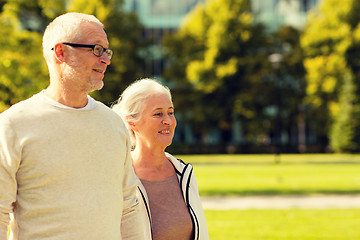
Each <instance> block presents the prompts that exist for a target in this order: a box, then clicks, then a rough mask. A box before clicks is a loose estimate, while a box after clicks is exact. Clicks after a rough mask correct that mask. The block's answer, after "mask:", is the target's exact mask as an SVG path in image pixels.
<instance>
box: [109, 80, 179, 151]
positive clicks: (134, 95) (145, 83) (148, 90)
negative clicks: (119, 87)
mask: <svg viewBox="0 0 360 240" xmlns="http://www.w3.org/2000/svg"><path fill="white" fill-rule="evenodd" d="M159 93H160V94H166V95H167V96H168V97H169V99H170V101H172V98H171V93H170V90H169V88H168V87H166V86H164V85H162V84H161V83H159V82H158V81H156V80H153V79H150V78H145V79H141V80H137V81H135V82H134V83H132V84H131V85H130V86H128V87H127V88H126V89H125V90H124V92H123V93H122V94H121V96H120V98H119V99H118V100H117V103H116V104H114V105H113V106H112V109H113V110H114V111H115V112H116V113H117V114H118V115H119V116H120V117H121V118H122V119H123V121H124V122H125V125H126V127H127V129H128V130H129V133H130V137H131V143H132V145H133V147H135V142H136V139H135V133H134V131H133V130H132V129H131V128H130V125H129V123H128V121H129V118H130V119H131V121H133V122H136V121H137V120H138V119H139V118H140V117H141V114H142V112H143V111H144V103H145V100H146V99H147V98H148V97H150V96H152V95H155V94H159Z"/></svg>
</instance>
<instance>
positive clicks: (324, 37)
mask: <svg viewBox="0 0 360 240" xmlns="http://www.w3.org/2000/svg"><path fill="white" fill-rule="evenodd" d="M70 11H77V12H84V13H88V14H94V15H95V16H97V17H98V18H99V19H100V20H101V21H102V22H103V23H104V25H105V29H106V32H107V34H108V38H109V41H110V48H111V49H113V50H114V57H113V59H112V64H111V65H110V66H109V67H108V70H107V72H106V74H105V79H104V81H105V86H104V88H103V89H102V90H101V91H97V92H94V93H92V96H93V97H95V98H96V99H97V100H100V101H102V102H103V103H105V104H106V105H108V106H111V104H112V103H113V102H114V101H115V100H116V99H117V98H118V97H119V95H120V93H121V92H122V91H123V90H124V89H125V88H126V87H127V86H128V85H129V84H130V83H132V82H133V81H135V80H136V79H140V78H145V77H151V78H155V79H157V80H159V81H161V82H162V83H164V84H165V85H167V86H169V88H170V89H171V91H172V94H173V101H174V105H175V109H176V113H175V114H176V118H177V121H178V126H177V129H176V133H175V137H174V141H173V144H172V145H171V146H170V147H169V148H168V150H167V151H169V152H170V153H172V154H175V155H176V156H177V157H178V158H181V159H183V160H184V161H185V162H191V163H193V164H194V169H195V170H194V171H195V172H196V176H197V180H198V185H199V192H200V196H201V197H202V199H203V200H204V206H205V207H206V206H209V205H208V204H207V201H208V200H211V201H212V202H214V201H215V203H216V204H215V205H216V206H215V207H214V208H208V207H207V208H206V209H205V214H206V218H207V222H208V226H209V232H210V237H211V239H220V240H222V239H227V240H230V239H234V240H235V239H236V240H238V239H247V240H254V239H256V240H257V239H260V240H264V239H265V240H276V239H277V240H278V239H291V240H294V239H301V240H315V239H316V240H320V239H324V240H325V239H326V240H329V239H337V240H339V239H344V240H345V239H346V240H349V239H351V240H352V239H360V232H359V231H358V226H359V222H360V207H359V205H351V204H349V201H350V203H351V202H354V201H356V202H360V200H358V199H360V195H359V194H360V174H359V173H360V154H354V153H358V152H360V136H359V135H360V129H359V128H360V25H359V22H360V14H359V13H360V1H358V0H342V1H338V0H180V1H179V0H123V1H121V0H0V26H1V27H0V53H1V54H2V56H1V58H0V112H3V111H4V110H6V109H7V108H9V107H10V106H11V105H13V104H15V103H17V102H19V101H21V100H24V99H26V98H28V97H30V96H32V95H33V94H35V93H37V92H39V91H40V90H41V89H43V88H46V87H47V85H48V82H49V76H48V70H47V66H46V63H45V61H44V59H43V56H42V46H41V41H42V33H43V31H44V29H45V27H46V25H47V24H48V23H49V22H50V21H51V20H52V19H54V18H55V17H56V16H58V15H60V14H63V13H65V12H70ZM248 153H252V154H248ZM264 153H269V154H264ZM298 153H301V154H298ZM323 153H326V154H323ZM329 153H335V154H329ZM289 196H290V199H296V200H304V201H310V199H313V197H314V196H315V197H318V196H321V197H323V198H321V199H320V200H317V202H315V205H316V206H317V207H315V208H312V207H310V208H309V207H308V205H307V207H305V208H303V206H301V205H299V206H295V207H294V206H293V207H286V206H285V205H287V204H283V205H281V206H280V209H277V207H276V206H272V203H273V201H274V199H284V201H288V200H286V199H289ZM248 197H250V199H251V201H250V202H254V201H255V202H261V203H262V204H263V206H265V209H256V207H251V206H250V207H249V208H250V209H248V208H246V209H245V208H244V206H243V205H241V204H240V203H239V202H237V200H246V199H248ZM253 197H254V198H253ZM257 197H258V198H257ZM308 197H310V198H308ZM328 197H330V198H331V199H332V198H334V197H336V199H338V200H336V204H335V205H332V206H327V205H326V204H325V202H326V199H328ZM255 198H256V199H255ZM214 199H215V200H214ZM229 199H230V200H232V201H233V202H235V203H236V204H235V205H234V207H233V208H232V207H231V204H228V203H227V202H226V201H227V200H229ZM344 199H345V200H344ZM349 199H350V200H349ZM290 201H291V200H290ZM290 204H291V202H290ZM224 207H225V209H224ZM278 207H279V206H278Z"/></svg>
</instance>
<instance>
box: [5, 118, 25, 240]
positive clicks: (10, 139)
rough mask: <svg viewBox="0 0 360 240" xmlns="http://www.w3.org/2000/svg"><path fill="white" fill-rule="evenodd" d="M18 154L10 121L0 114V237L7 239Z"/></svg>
mask: <svg viewBox="0 0 360 240" xmlns="http://www.w3.org/2000/svg"><path fill="white" fill-rule="evenodd" d="M20 156H21V154H20V146H19V144H18V141H17V138H16V134H15V132H14V131H13V129H12V127H11V124H10V121H9V120H7V118H5V117H4V116H2V115H0V196H1V197H0V239H7V233H8V225H9V221H10V216H9V213H10V212H12V204H13V203H14V202H15V201H16V192H17V183H16V172H17V169H18V167H19V163H20Z"/></svg>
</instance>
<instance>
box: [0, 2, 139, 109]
mask: <svg viewBox="0 0 360 240" xmlns="http://www.w3.org/2000/svg"><path fill="white" fill-rule="evenodd" d="M71 11H75V12H83V13H88V14H93V15H95V16H96V17H97V18H99V20H100V21H102V22H103V23H104V25H105V30H106V32H107V34H108V38H109V42H110V48H112V49H113V50H114V57H113V59H112V64H111V65H110V66H109V67H108V70H107V72H106V75H105V78H104V81H105V85H104V88H103V89H102V90H101V91H96V92H94V93H92V95H93V96H94V97H95V98H96V99H98V100H100V101H102V102H104V103H105V104H108V105H110V104H111V103H112V102H113V101H114V100H116V99H117V98H118V97H119V94H120V93H121V92H122V91H123V89H124V88H125V87H126V86H127V85H128V84H129V83H130V82H132V81H134V80H135V79H137V78H139V77H141V76H142V75H143V69H144V67H143V62H144V61H143V59H142V58H141V57H140V56H139V54H138V53H139V51H140V49H141V48H142V46H143V44H142V40H141V34H142V31H143V26H142V25H141V24H140V23H139V21H138V19H137V17H136V15H134V14H133V13H125V12H123V10H122V1H116V0H86V1H85V0H70V1H67V0H60V1H58V0H52V1H49V0H35V1H27V0H17V1H12V0H8V1H6V2H5V4H3V5H2V12H1V13H0V22H1V25H2V28H1V29H0V48H1V51H2V53H3V58H2V59H3V60H1V61H0V71H1V72H2V74H1V77H0V112H2V111H4V110H5V109H7V108H8V107H9V106H11V105H12V104H14V103H16V102H18V101H20V100H23V99H25V98H28V97H30V96H31V95H33V94H34V93H37V92H39V91H40V90H41V89H43V88H44V87H46V86H47V85H48V82H49V79H48V78H49V77H48V73H47V72H48V71H47V67H46V63H45V60H44V59H43V57H42V46H41V40H42V33H43V31H44V29H45V27H46V25H47V24H48V23H49V22H50V21H51V20H52V19H54V18H55V17H56V16H58V15H60V14H63V13H65V12H71Z"/></svg>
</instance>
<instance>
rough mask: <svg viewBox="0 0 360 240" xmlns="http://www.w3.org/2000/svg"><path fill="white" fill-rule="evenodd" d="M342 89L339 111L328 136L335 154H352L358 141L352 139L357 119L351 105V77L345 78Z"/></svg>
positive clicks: (352, 101)
mask: <svg viewBox="0 0 360 240" xmlns="http://www.w3.org/2000/svg"><path fill="white" fill-rule="evenodd" d="M348 75H350V74H348ZM342 87H343V89H342V91H341V92H340V103H339V106H340V110H339V113H338V115H337V116H336V117H335V123H334V125H333V127H332V131H331V135H330V139H331V146H332V147H333V149H334V150H335V151H336V152H353V151H356V150H358V149H357V148H358V146H357V145H358V143H357V141H358V139H357V138H354V137H355V131H354V130H355V129H356V126H357V125H359V122H358V121H357V120H358V119H356V115H357V114H354V113H355V112H354V110H355V109H354V107H355V106H354V105H353V103H354V102H355V101H354V100H355V93H354V83H353V77H352V76H347V77H346V78H345V79H344V84H343V86H342ZM358 114H359V113H358Z"/></svg>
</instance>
